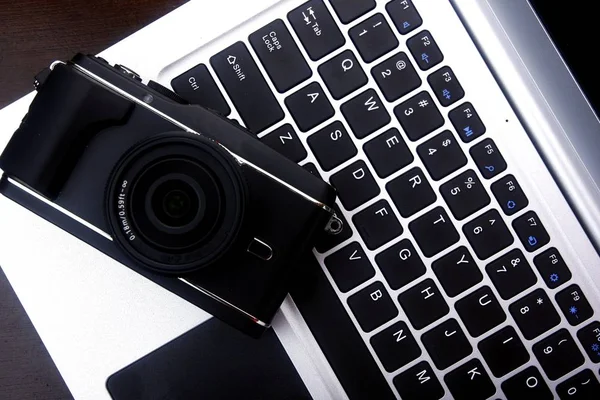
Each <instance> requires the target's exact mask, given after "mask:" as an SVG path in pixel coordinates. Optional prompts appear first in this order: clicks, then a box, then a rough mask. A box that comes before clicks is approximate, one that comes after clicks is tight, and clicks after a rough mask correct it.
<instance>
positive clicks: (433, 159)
mask: <svg viewBox="0 0 600 400" xmlns="http://www.w3.org/2000/svg"><path fill="white" fill-rule="evenodd" d="M417 153H419V157H420V158H421V160H423V164H425V167H426V168H427V171H429V174H430V175H431V177H432V178H433V179H435V180H436V181H437V180H440V179H442V178H444V177H446V176H448V175H450V174H451V173H452V172H454V171H457V170H459V169H460V168H461V167H463V166H464V165H466V164H467V157H465V154H464V153H463V151H462V150H461V148H460V146H459V144H458V141H457V140H456V139H455V138H454V135H452V133H451V132H450V131H443V132H442V133H440V134H439V135H436V136H434V137H433V138H431V139H429V140H428V141H426V142H425V143H423V144H422V145H420V146H419V147H417Z"/></svg>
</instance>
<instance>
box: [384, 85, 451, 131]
mask: <svg viewBox="0 0 600 400" xmlns="http://www.w3.org/2000/svg"><path fill="white" fill-rule="evenodd" d="M394 114H395V115H396V118H398V121H399V122H400V125H402V129H404V132H406V135H407V136H408V138H409V139H410V140H412V141H417V140H419V139H421V138H422V137H424V136H426V135H428V134H430V133H431V132H433V131H434V130H436V129H437V128H439V127H441V126H442V125H444V117H443V116H442V114H440V112H439V110H438V109H437V107H436V105H435V103H434V102H433V99H432V98H431V96H430V95H429V93H427V92H421V93H418V94H417V95H415V96H414V97H411V98H410V99H408V100H407V101H405V102H404V103H402V104H399V105H398V106H396V108H394Z"/></svg>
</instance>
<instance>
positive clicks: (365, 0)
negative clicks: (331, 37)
mask: <svg viewBox="0 0 600 400" xmlns="http://www.w3.org/2000/svg"><path fill="white" fill-rule="evenodd" d="M329 2H330V3H331V5H332V6H333V9H334V10H335V13H336V14H337V16H338V17H339V18H340V21H342V23H344V24H348V23H350V22H352V21H354V20H355V19H357V18H358V17H361V16H363V15H365V14H366V13H368V12H369V11H371V10H372V9H374V8H375V6H376V3H375V0H329Z"/></svg>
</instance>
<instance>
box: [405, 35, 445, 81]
mask: <svg viewBox="0 0 600 400" xmlns="http://www.w3.org/2000/svg"><path fill="white" fill-rule="evenodd" d="M406 44H407V45H408V49H409V50H410V52H411V53H412V55H413V57H414V58H415V60H416V61H417V64H419V68H421V69H422V70H423V71H427V70H428V69H431V68H433V67H435V66H436V65H438V64H439V63H441V62H442V61H443V60H444V55H443V54H442V52H441V51H440V48H439V47H438V45H437V43H436V42H435V40H433V36H431V33H429V31H423V32H421V33H418V34H417V35H415V36H413V37H412V38H410V39H408V41H407V42H406Z"/></svg>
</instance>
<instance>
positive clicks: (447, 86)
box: [427, 67, 465, 107]
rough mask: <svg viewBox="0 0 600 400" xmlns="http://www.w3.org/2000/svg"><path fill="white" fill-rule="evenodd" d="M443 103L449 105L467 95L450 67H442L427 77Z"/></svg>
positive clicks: (445, 105)
mask: <svg viewBox="0 0 600 400" xmlns="http://www.w3.org/2000/svg"><path fill="white" fill-rule="evenodd" d="M427 80H428V81H429V85H431V88H432V89H433V92H434V93H435V95H436V97H437V98H438V100H439V102H440V104H441V105H443V106H444V107H448V106H450V105H452V104H454V103H456V102H457V101H458V100H460V99H462V98H463V97H465V91H464V90H463V88H462V86H461V85H460V83H459V82H458V79H457V78H456V75H454V72H453V71H452V69H451V68H450V67H442V68H441V69H439V70H437V71H436V72H434V73H433V74H431V75H429V78H427Z"/></svg>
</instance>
